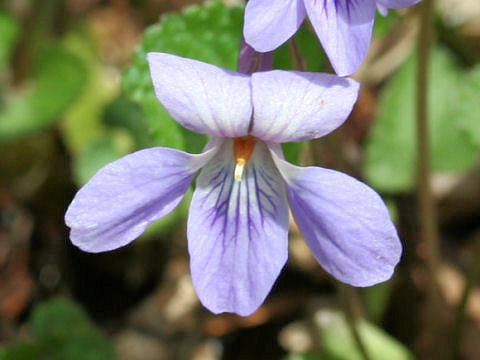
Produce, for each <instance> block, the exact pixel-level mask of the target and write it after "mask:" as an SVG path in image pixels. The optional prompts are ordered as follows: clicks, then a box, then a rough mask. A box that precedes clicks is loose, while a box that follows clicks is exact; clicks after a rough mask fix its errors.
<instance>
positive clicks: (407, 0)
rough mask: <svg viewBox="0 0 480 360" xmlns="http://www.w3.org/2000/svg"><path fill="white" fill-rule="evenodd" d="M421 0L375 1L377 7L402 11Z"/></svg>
mask: <svg viewBox="0 0 480 360" xmlns="http://www.w3.org/2000/svg"><path fill="white" fill-rule="evenodd" d="M420 1H421V0H377V7H378V6H382V7H383V8H386V9H402V8H405V7H409V6H412V5H415V4H417V3H419V2H420Z"/></svg>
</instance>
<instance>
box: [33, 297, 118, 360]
mask: <svg viewBox="0 0 480 360" xmlns="http://www.w3.org/2000/svg"><path fill="white" fill-rule="evenodd" d="M30 324H31V326H32V328H33V332H34V334H35V336H36V338H37V340H38V343H39V344H41V345H42V347H43V349H44V356H45V358H48V359H55V360H57V359H58V360H61V359H69V360H77V359H78V360H110V359H113V358H114V353H113V348H112V346H111V345H110V344H109V343H108V341H107V340H106V338H105V337H104V336H103V335H102V334H101V333H100V332H99V331H98V330H97V329H96V327H95V326H94V325H93V323H92V322H91V321H90V319H89V318H88V316H87V314H86V313H85V312H84V311H83V310H82V309H81V308H79V307H78V306H77V305H76V304H75V303H73V302H71V301H70V300H67V299H64V298H55V299H52V300H50V301H48V302H46V303H43V304H41V305H39V306H38V307H37V308H36V309H35V310H34V312H33V314H32V316H31V319H30ZM47 354H48V355H47Z"/></svg>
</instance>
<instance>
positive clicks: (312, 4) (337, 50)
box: [304, 0, 375, 76]
mask: <svg viewBox="0 0 480 360" xmlns="http://www.w3.org/2000/svg"><path fill="white" fill-rule="evenodd" d="M304 1H305V7H306V9H307V13H308V17H309V19H310V21H311V23H312V25H313V27H314V28H315V32H316V33H317V35H318V38H319V39H320V42H321V43H322V46H323V48H324V49H325V52H326V53H327V56H328V58H329V59H330V62H331V64H332V66H333V68H334V69H335V71H336V73H337V74H338V75H341V76H344V75H350V74H353V73H354V72H355V71H356V70H357V69H358V67H359V66H360V64H361V63H362V61H363V59H364V58H365V56H366V54H367V51H368V48H369V46H370V40H371V37H372V29H373V21H374V18H375V0H322V1H318V0H304Z"/></svg>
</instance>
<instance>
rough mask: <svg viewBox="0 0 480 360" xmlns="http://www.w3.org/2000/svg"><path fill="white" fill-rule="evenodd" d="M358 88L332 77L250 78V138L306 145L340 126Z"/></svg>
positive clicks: (283, 74)
mask: <svg viewBox="0 0 480 360" xmlns="http://www.w3.org/2000/svg"><path fill="white" fill-rule="evenodd" d="M359 88H360V84H359V83H357V82H356V81H355V80H352V79H348V78H341V77H338V76H336V75H331V74H321V73H309V72H299V71H281V70H274V71H265V72H260V73H254V74H252V101H253V108H254V115H253V116H254V119H253V128H252V131H251V133H252V135H253V136H255V137H258V138H260V139H262V140H265V141H271V142H276V143H280V142H288V141H305V140H311V139H314V138H318V137H321V136H324V135H326V134H328V133H329V132H331V131H332V130H334V129H336V128H337V127H338V126H340V125H341V124H343V122H344V121H345V120H346V119H347V117H348V115H349V114H350V112H351V111H352V108H353V105H354V104H355V101H356V100H357V96H358V91H359Z"/></svg>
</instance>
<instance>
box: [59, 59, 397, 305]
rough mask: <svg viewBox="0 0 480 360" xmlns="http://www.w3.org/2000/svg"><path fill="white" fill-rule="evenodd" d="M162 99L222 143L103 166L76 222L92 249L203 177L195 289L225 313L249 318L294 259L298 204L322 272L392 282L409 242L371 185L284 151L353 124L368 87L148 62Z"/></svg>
mask: <svg viewBox="0 0 480 360" xmlns="http://www.w3.org/2000/svg"><path fill="white" fill-rule="evenodd" d="M148 60H149V63H150V70H151V75H152V79H153V83H154V87H155V92H156V95H157V97H158V99H159V100H160V101H161V102H162V104H163V105H164V106H165V107H166V109H167V110H168V111H169V112H170V114H171V115H172V116H173V117H174V118H175V119H176V120H177V121H178V122H179V123H180V124H181V125H183V126H184V127H186V128H188V129H190V130H192V131H195V132H197V133H201V134H209V135H211V138H210V141H209V143H208V144H207V146H206V148H205V150H204V152H203V153H201V154H198V155H192V154H188V153H185V152H182V151H178V150H174V149H168V148H151V149H146V150H141V151H138V152H135V153H133V154H130V155H127V156H125V157H124V158H121V159H119V160H117V161H115V162H113V163H111V164H109V165H107V166H105V167H104V168H103V169H101V170H100V171H99V172H98V173H97V174H96V175H95V176H94V177H93V178H92V179H91V180H90V181H89V182H88V183H87V184H86V185H85V186H84V187H83V188H82V189H80V191H79V192H78V193H77V195H76V196H75V198H74V200H73V201H72V203H71V205H70V207H69V209H68V211H67V214H66V216H65V219H66V223H67V225H68V226H69V227H70V228H71V232H70V238H71V240H72V242H73V244H75V245H76V246H78V247H79V248H81V249H82V250H85V251H90V252H100V251H108V250H112V249H115V248H118V247H120V246H124V245H126V244H128V243H130V242H131V241H132V240H134V239H135V238H136V237H138V236H139V235H140V234H141V233H142V232H143V231H144V230H145V228H146V227H147V225H149V224H150V223H151V222H153V221H155V220H158V219H159V218H161V217H162V216H165V215H166V214H168V213H169V212H170V211H172V210H173V209H174V208H175V207H176V206H177V205H178V203H179V202H180V201H181V199H182V197H183V195H184V194H185V192H186V191H187V189H188V187H189V185H190V183H191V181H192V180H193V178H194V176H195V174H196V173H197V172H198V171H199V170H200V169H201V171H200V174H199V176H198V179H197V184H196V189H195V192H194V194H193V199H192V203H191V206H190V212H189V217H188V225H187V227H188V229H187V237H188V250H189V253H190V265H191V274H192V279H193V284H194V286H195V288H196V290H197V293H198V296H199V298H200V300H201V302H202V303H203V305H204V306H205V307H207V308H208V309H209V310H211V311H212V312H214V313H221V312H234V313H237V314H240V315H249V314H251V313H252V312H254V311H255V310H256V309H257V308H258V307H259V306H260V305H261V304H262V302H263V301H264V299H265V297H266V296H267V294H268V292H269V291H270V289H271V288H272V286H273V283H274V282H275V280H276V278H277V277H278V275H279V273H280V271H281V269H282V268H283V266H284V265H285V262H286V261H287V257H288V245H287V241H288V205H290V208H291V210H292V213H293V215H294V217H295V219H296V222H297V224H298V226H299V228H300V230H301V231H302V234H303V236H304V238H305V240H306V241H307V243H308V245H309V246H310V248H311V250H312V252H313V254H314V256H315V258H316V259H317V260H318V262H319V263H320V264H321V265H322V267H323V268H324V269H325V270H326V271H328V272H329V273H330V274H332V275H333V276H334V277H336V278H337V279H339V280H340V281H343V282H346V283H348V284H351V285H355V286H369V285H373V284H376V283H378V282H381V281H385V280H387V279H388V278H390V276H391V275H392V272H393V269H394V267H395V265H396V264H397V262H398V261H399V258H400V253H401V244H400V241H399V239H398V236H397V232H396V230H395V227H394V225H393V224H392V222H391V220H390V217H389V214H388V211H387V208H386V207H385V204H384V203H383V201H382V199H381V198H380V196H379V195H378V194H377V193H375V192H374V191H373V190H372V189H371V188H370V187H368V186H367V185H365V184H363V183H361V182H359V181H357V180H355V179H354V178H352V177H350V176H348V175H345V174H342V173H340V172H337V171H333V170H328V169H322V168H318V167H305V168H304V167H298V166H294V165H292V164H290V163H288V162H286V161H285V160H284V158H283V154H282V150H281V147H280V145H279V144H280V143H282V142H287V141H305V140H310V139H313V138H318V137H320V136H323V135H325V134H328V133H329V132H331V131H332V130H334V129H335V128H337V127H338V126H340V125H341V124H342V123H343V122H344V120H345V119H346V118H347V116H348V115H349V113H350V112H351V109H352V107H353V105H354V103H355V101H356V99H357V95H358V89H359V84H358V83H356V82H355V81H354V80H351V79H346V78H339V77H337V76H335V75H329V74H319V73H302V72H292V71H290V72H287V71H278V70H277V71H265V72H257V73H253V74H252V75H246V74H240V73H236V72H231V71H227V70H224V69H221V68H218V67H216V66H213V65H209V64H205V63H202V62H199V61H195V60H190V59H185V58H181V57H177V56H174V55H169V54H161V53H150V54H149V55H148Z"/></svg>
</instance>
